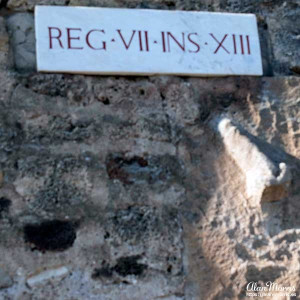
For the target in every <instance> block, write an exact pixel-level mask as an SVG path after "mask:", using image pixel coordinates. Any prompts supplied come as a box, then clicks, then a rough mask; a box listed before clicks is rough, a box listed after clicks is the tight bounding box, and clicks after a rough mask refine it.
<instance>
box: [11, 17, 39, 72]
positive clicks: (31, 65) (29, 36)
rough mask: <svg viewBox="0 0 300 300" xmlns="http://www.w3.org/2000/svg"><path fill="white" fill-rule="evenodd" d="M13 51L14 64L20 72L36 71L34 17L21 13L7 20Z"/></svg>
mask: <svg viewBox="0 0 300 300" xmlns="http://www.w3.org/2000/svg"><path fill="white" fill-rule="evenodd" d="M7 26H8V31H9V34H10V40H11V47H12V50H13V57H14V64H15V68H16V69H17V70H18V71H25V72H28V71H34V70H35V68H36V57H35V37H34V21H33V15H32V14H29V13H20V14H15V15H12V16H10V17H9V18H8V19H7Z"/></svg>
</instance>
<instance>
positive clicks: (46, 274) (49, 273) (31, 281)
mask: <svg viewBox="0 0 300 300" xmlns="http://www.w3.org/2000/svg"><path fill="white" fill-rule="evenodd" d="M68 272H69V270H68V269H67V268H66V267H64V266H63V267H59V268H54V269H50V270H46V271H42V272H40V273H38V274H35V275H32V276H30V277H29V278H28V279H27V281H26V283H27V284H28V286H29V287H33V286H36V285H39V284H41V283H43V282H44V281H47V280H51V279H54V278H58V277H59V278H62V277H65V276H66V275H67V274H68Z"/></svg>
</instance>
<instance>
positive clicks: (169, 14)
mask: <svg viewBox="0 0 300 300" xmlns="http://www.w3.org/2000/svg"><path fill="white" fill-rule="evenodd" d="M35 32H36V48H37V69H38V71H41V72H56V73H81V74H120V75H155V74H177V75H189V76H225V75H262V62H261V52H260V45H259V37H258V30H257V22H256V17H255V15H253V14H231V13H210V12H194V11H191V12H186V11H165V10H150V9H116V8H90V7H63V6H36V7H35Z"/></svg>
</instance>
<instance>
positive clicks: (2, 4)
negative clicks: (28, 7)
mask: <svg viewBox="0 0 300 300" xmlns="http://www.w3.org/2000/svg"><path fill="white" fill-rule="evenodd" d="M7 3H8V0H0V8H4V7H6V5H7Z"/></svg>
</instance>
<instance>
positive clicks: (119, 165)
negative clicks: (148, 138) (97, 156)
mask: <svg viewBox="0 0 300 300" xmlns="http://www.w3.org/2000/svg"><path fill="white" fill-rule="evenodd" d="M147 166H148V162H147V160H145V159H144V158H142V157H139V156H134V157H133V158H130V159H126V158H124V157H121V156H109V157H108V158H107V161H106V171H107V174H108V176H109V178H110V179H118V180H120V181H121V182H123V183H124V184H132V183H133V181H134V180H133V178H131V177H132V176H131V175H132V174H130V173H135V172H134V171H135V169H136V171H138V170H139V169H140V168H145V167H147Z"/></svg>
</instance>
